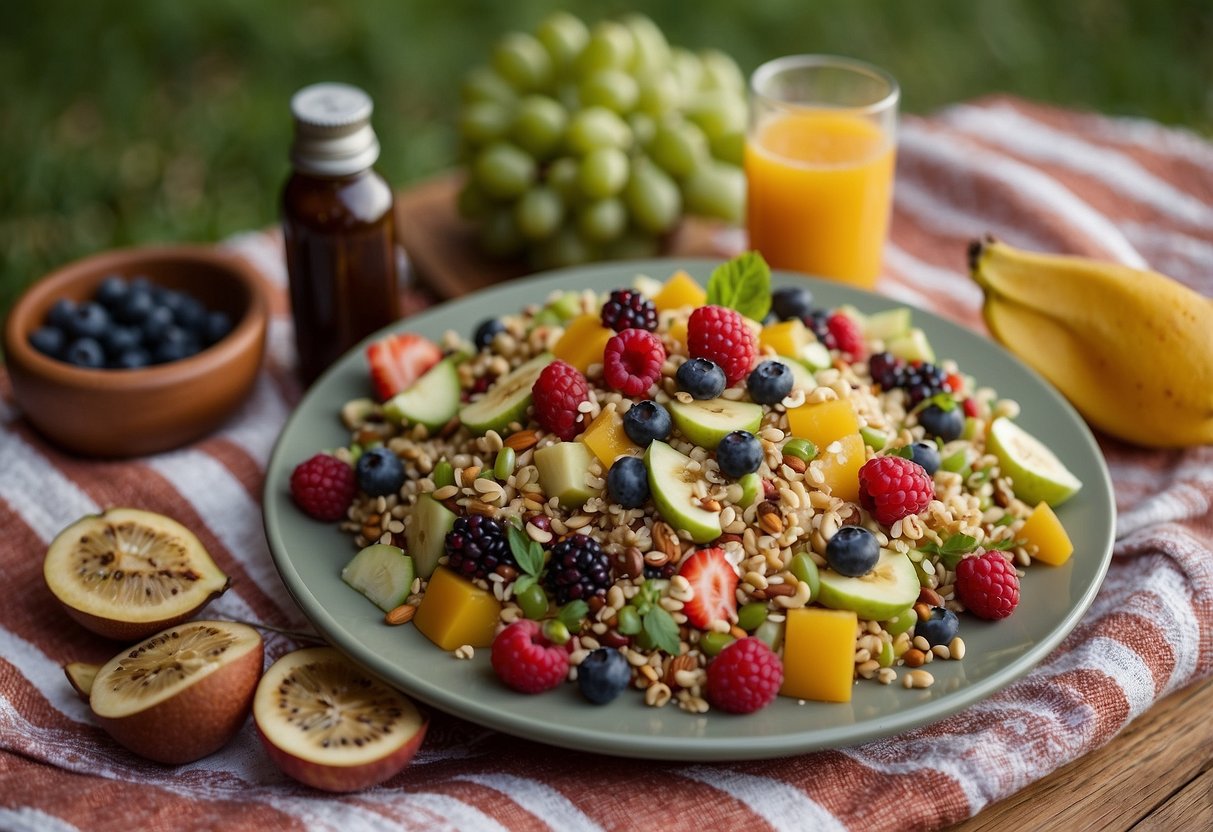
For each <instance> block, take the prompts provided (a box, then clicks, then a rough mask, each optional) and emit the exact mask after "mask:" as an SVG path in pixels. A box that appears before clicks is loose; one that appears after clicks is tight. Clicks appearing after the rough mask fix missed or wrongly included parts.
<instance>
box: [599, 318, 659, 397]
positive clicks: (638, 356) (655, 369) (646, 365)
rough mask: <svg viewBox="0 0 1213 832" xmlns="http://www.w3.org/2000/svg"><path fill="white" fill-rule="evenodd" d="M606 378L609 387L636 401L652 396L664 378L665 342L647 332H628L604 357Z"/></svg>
mask: <svg viewBox="0 0 1213 832" xmlns="http://www.w3.org/2000/svg"><path fill="white" fill-rule="evenodd" d="M602 362H603V366H602V375H603V377H604V378H605V379H606V383H607V384H609V385H611V386H612V387H614V388H615V389H616V390H618V391H619V392H620V393H623V395H625V396H631V397H633V398H636V397H637V396H643V395H645V394H646V393H648V392H649V388H650V387H652V386H653V385H654V384H655V383H656V382H657V381H658V379H660V378H661V365H662V364H664V363H665V347H663V346H662V345H661V339H660V338H658V337H657V336H656V335H654V334H653V333H651V332H646V331H645V330H643V329H625V330H624V331H623V332H620V333H619V334H618V335H616V336H615V337H614V338H612V339H611V340H610V341H607V345H606V349H605V350H603V353H602Z"/></svg>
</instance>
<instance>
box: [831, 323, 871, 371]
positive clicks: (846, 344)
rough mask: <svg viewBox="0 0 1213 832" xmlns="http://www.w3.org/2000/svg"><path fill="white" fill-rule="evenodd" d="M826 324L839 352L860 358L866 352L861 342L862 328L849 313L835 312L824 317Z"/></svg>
mask: <svg viewBox="0 0 1213 832" xmlns="http://www.w3.org/2000/svg"><path fill="white" fill-rule="evenodd" d="M826 326H827V327H828V328H829V330H830V335H831V336H833V338H834V345H835V346H836V347H838V351H839V352H845V353H847V354H848V355H850V356H851V358H853V359H861V358H863V357H864V355H865V354H866V353H867V348H866V347H865V346H864V343H863V330H862V329H860V327H859V323H858V322H857V321H856V320H855V319H854V318H852V317H851V316H850V315H844V314H842V313H841V312H835V313H834V314H833V315H831V316H830V317H829V318H827V319H826Z"/></svg>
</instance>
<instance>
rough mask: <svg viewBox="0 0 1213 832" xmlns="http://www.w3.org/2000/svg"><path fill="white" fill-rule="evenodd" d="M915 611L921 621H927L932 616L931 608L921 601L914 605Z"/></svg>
mask: <svg viewBox="0 0 1213 832" xmlns="http://www.w3.org/2000/svg"><path fill="white" fill-rule="evenodd" d="M914 613H915V614H916V615H917V616H918V620H919V621H927V620H928V619H930V617H931V608H930V607H929V606H927V605H926V604H924V603H922V602H921V601H919V602H918V603H917V604H915V605H914Z"/></svg>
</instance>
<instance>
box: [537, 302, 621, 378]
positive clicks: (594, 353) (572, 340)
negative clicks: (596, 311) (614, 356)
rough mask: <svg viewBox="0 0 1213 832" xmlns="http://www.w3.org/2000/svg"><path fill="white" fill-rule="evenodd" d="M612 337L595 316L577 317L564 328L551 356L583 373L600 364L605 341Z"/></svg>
mask: <svg viewBox="0 0 1213 832" xmlns="http://www.w3.org/2000/svg"><path fill="white" fill-rule="evenodd" d="M614 335H615V331H614V330H612V329H608V328H607V327H605V326H603V325H602V319H601V318H599V317H598V316H597V315H579V316H578V317H576V318H574V319H573V320H571V321H569V325H568V326H566V327H565V328H564V334H563V335H561V336H560V340H559V341H557V342H556V345H555V346H554V347H552V355H554V356H556V358H558V359H560V360H561V361H563V362H565V363H566V364H571V365H572V366H574V367H576V368H577V369H578V370H579V371H581V372H583V373H584V372H585V371H586V368H588V367H589V366H590V365H591V364H600V363H602V354H603V351H604V350H606V345H607V341H609V340H611V338H612V337H613V336H614Z"/></svg>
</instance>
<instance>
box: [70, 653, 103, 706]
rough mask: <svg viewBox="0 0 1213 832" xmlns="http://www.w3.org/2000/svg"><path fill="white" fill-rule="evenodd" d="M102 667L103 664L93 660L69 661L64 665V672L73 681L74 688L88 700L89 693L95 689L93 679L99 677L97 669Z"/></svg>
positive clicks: (82, 697)
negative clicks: (94, 662) (95, 662)
mask: <svg viewBox="0 0 1213 832" xmlns="http://www.w3.org/2000/svg"><path fill="white" fill-rule="evenodd" d="M100 669H101V665H99V664H92V663H91V662H68V663H67V664H65V665H64V666H63V673H64V675H65V676H67V681H68V682H69V683H71V686H72V690H74V691H76V693H77V694H78V695H79V696H80V698H81V699H83V700H84V701H85V702H87V701H88V696H89V694H90V693H92V691H93V680H94V679H96V678H97V671H98V670H100Z"/></svg>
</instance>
